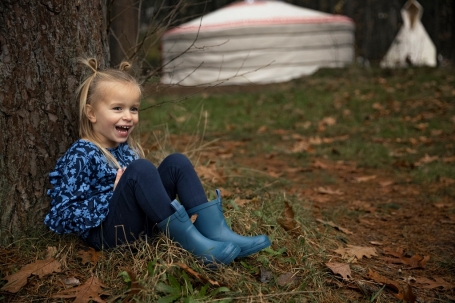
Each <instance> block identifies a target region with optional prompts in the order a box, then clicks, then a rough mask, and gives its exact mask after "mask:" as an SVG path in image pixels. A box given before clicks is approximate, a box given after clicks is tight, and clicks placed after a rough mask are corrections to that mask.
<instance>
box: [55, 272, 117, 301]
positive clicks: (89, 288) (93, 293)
mask: <svg viewBox="0 0 455 303" xmlns="http://www.w3.org/2000/svg"><path fill="white" fill-rule="evenodd" d="M103 288H106V285H104V284H103V283H102V282H101V281H100V280H99V279H98V278H97V277H95V276H93V277H91V278H89V279H88V280H87V281H85V282H84V284H82V285H80V286H77V287H73V288H69V289H66V290H63V291H60V292H58V293H56V294H54V295H52V296H51V298H54V299H68V298H75V300H74V301H73V303H85V302H90V301H91V300H92V301H95V302H98V303H105V301H104V300H103V299H101V297H100V295H109V294H108V293H105V292H104V290H103Z"/></svg>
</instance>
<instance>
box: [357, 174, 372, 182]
mask: <svg viewBox="0 0 455 303" xmlns="http://www.w3.org/2000/svg"><path fill="white" fill-rule="evenodd" d="M373 179H376V176H375V175H372V176H363V177H356V178H354V182H356V183H361V182H368V181H370V180H373Z"/></svg>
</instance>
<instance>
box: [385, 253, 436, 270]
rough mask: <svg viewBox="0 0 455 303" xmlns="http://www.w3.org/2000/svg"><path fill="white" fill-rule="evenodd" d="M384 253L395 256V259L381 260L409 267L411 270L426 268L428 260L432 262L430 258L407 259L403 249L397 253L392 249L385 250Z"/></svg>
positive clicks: (417, 256)
mask: <svg viewBox="0 0 455 303" xmlns="http://www.w3.org/2000/svg"><path fill="white" fill-rule="evenodd" d="M384 253H385V254H388V255H391V256H394V257H395V258H388V257H382V258H380V259H381V260H384V261H386V262H389V263H392V264H404V265H408V266H409V267H410V268H411V269H415V268H425V265H426V264H427V262H428V260H430V256H420V255H413V256H412V257H407V256H405V252H404V250H403V249H402V248H399V249H397V250H396V251H393V250H391V249H390V248H385V249H384Z"/></svg>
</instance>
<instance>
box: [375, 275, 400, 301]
mask: <svg viewBox="0 0 455 303" xmlns="http://www.w3.org/2000/svg"><path fill="white" fill-rule="evenodd" d="M368 277H369V278H370V279H372V280H373V281H375V282H377V283H380V284H384V285H385V286H386V287H387V288H389V289H391V290H392V291H394V295H395V297H397V298H399V299H402V298H403V297H404V294H403V291H402V290H401V286H400V284H399V283H398V282H395V281H393V280H391V279H389V278H386V277H384V276H381V275H380V274H378V273H377V272H374V271H372V270H371V269H369V270H368Z"/></svg>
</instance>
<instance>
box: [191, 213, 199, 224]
mask: <svg viewBox="0 0 455 303" xmlns="http://www.w3.org/2000/svg"><path fill="white" fill-rule="evenodd" d="M197 217H198V214H194V215H192V216H191V217H190V221H191V223H193V224H194V222H196V220H197Z"/></svg>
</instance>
